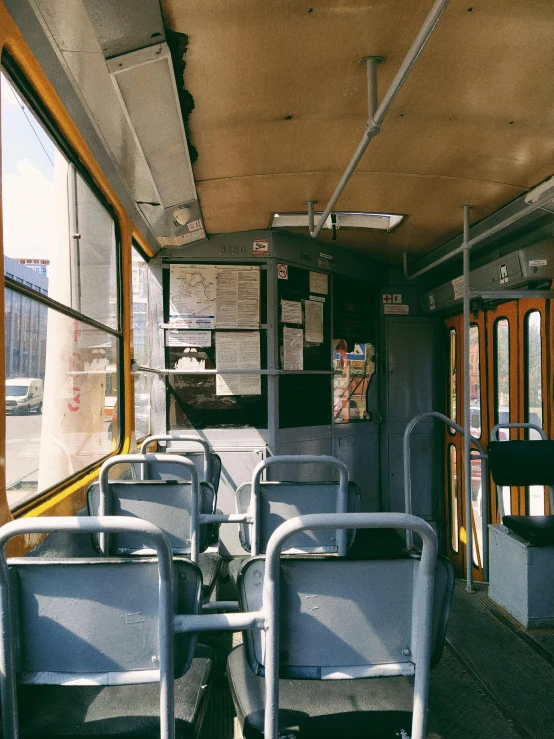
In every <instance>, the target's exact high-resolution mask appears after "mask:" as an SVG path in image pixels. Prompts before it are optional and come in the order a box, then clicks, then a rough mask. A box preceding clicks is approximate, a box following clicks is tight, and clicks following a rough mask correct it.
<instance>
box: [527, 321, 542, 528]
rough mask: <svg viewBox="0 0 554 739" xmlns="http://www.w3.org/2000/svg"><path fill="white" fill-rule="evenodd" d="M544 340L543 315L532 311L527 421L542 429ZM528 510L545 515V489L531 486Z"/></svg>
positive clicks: (533, 435) (537, 436)
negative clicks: (542, 331)
mask: <svg viewBox="0 0 554 739" xmlns="http://www.w3.org/2000/svg"><path fill="white" fill-rule="evenodd" d="M542 420H543V414H542V338H541V314H540V312H539V311H538V310H533V311H530V312H529V313H528V314H527V315H526V316H525V421H526V422H527V423H534V424H535V425H536V426H540V427H541V428H542ZM527 438H528V439H540V438H541V436H540V434H539V433H538V431H535V430H534V429H533V430H529V431H528V432H527ZM527 495H528V500H527V510H528V512H529V514H530V515H532V516H542V515H544V487H543V486H542V485H531V486H530V487H529V488H528V490H527Z"/></svg>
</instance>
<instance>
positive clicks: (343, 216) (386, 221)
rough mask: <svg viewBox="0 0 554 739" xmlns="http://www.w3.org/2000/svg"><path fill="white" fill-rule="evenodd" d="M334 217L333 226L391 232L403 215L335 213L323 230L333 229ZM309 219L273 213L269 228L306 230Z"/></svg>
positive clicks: (317, 218) (289, 214)
mask: <svg viewBox="0 0 554 739" xmlns="http://www.w3.org/2000/svg"><path fill="white" fill-rule="evenodd" d="M321 216H322V212H321V211H320V212H318V213H314V220H315V222H316V223H317V222H318V220H319V219H320V218H321ZM332 216H335V226H336V228H337V229H339V228H347V229H363V230H364V231H386V232H389V231H392V230H393V229H395V228H396V227H397V226H399V225H400V224H401V223H402V221H403V220H404V218H405V216H403V215H394V214H393V213H358V212H354V211H337V212H336V213H332V214H331V215H329V216H328V217H327V218H326V220H325V223H324V224H323V228H326V229H332V228H333V218H332ZM308 227H309V218H308V214H307V213H274V214H273V218H272V220H271V228H308Z"/></svg>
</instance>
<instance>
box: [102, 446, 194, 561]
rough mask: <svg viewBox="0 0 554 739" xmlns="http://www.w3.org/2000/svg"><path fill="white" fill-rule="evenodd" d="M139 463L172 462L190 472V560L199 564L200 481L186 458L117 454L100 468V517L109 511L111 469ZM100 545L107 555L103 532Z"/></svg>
mask: <svg viewBox="0 0 554 739" xmlns="http://www.w3.org/2000/svg"><path fill="white" fill-rule="evenodd" d="M137 462H138V463H139V464H148V463H149V462H171V463H174V464H180V465H181V466H182V467H186V469H187V470H188V471H189V472H190V477H191V501H190V509H191V510H190V558H191V560H192V561H193V562H198V558H199V556H200V541H199V536H198V526H199V523H200V519H199V516H200V511H199V500H200V481H199V477H198V470H197V469H196V467H195V465H194V462H191V461H190V460H189V459H186V458H185V457H179V456H178V455H176V454H116V455H115V456H114V457H110V458H109V459H107V460H106V461H105V462H104V464H103V465H102V467H101V468H100V476H99V478H98V482H99V483H100V504H99V513H100V516H105V515H106V513H107V511H108V503H109V496H110V486H109V485H108V471H109V470H110V468H111V467H114V466H115V465H116V464H133V463H137ZM98 544H99V546H100V551H102V552H103V553H104V554H106V553H107V552H108V535H107V534H106V533H105V532H101V533H100V534H99V535H98Z"/></svg>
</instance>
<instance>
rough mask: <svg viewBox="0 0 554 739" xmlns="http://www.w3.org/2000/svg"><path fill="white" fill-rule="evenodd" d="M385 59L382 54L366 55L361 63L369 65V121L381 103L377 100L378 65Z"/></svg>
mask: <svg viewBox="0 0 554 739" xmlns="http://www.w3.org/2000/svg"><path fill="white" fill-rule="evenodd" d="M383 61H384V57H382V56H365V57H364V58H363V59H361V64H365V65H366V66H367V115H368V118H367V119H368V122H369V123H371V121H372V120H373V116H374V115H375V113H376V112H377V106H378V105H379V101H378V100H377V65H378V64H381V62H383Z"/></svg>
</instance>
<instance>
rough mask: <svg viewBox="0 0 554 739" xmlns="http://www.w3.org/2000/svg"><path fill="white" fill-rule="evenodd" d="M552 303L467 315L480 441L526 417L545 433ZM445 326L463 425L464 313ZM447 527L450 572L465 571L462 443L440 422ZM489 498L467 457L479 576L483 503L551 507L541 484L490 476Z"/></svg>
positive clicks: (518, 510) (451, 403) (455, 414)
mask: <svg viewBox="0 0 554 739" xmlns="http://www.w3.org/2000/svg"><path fill="white" fill-rule="evenodd" d="M550 320H551V319H550V310H549V306H547V303H546V301H545V300H519V301H511V302H509V303H504V304H503V305H500V306H496V307H495V308H493V309H488V310H486V311H479V312H478V313H477V314H472V316H471V327H470V342H469V343H470V347H469V349H470V407H471V414H470V419H471V420H470V432H471V434H472V436H474V437H477V438H478V439H479V441H480V442H481V444H482V445H483V446H484V447H485V450H486V447H487V445H488V442H489V440H490V434H491V429H492V427H493V426H494V425H495V424H497V423H505V422H508V421H509V422H511V423H516V422H523V421H525V422H531V423H536V424H538V425H540V426H542V427H543V428H544V429H545V431H546V433H547V435H548V436H549V438H551V434H550V433H549V430H550V426H551V419H550V418H548V417H547V416H546V406H547V404H546V402H545V398H546V397H547V396H546V393H547V392H550V394H551V391H549V390H548V388H549V387H550V382H549V375H548V372H549V366H548V363H547V357H548V356H549V355H548V352H549V346H550V333H551V331H550ZM445 325H446V332H447V357H446V358H447V361H446V373H447V377H446V383H445V385H446V410H445V413H446V415H447V416H449V417H450V418H451V419H452V420H453V421H455V422H456V423H458V424H459V425H460V426H463V425H464V374H463V317H462V316H455V317H453V318H449V319H447V320H446V322H445ZM508 438H512V439H518V438H519V439H524V438H528V439H533V438H538V434H537V433H536V432H534V431H524V430H518V429H513V430H512V431H511V432H510V431H509V430H507V429H506V430H502V429H501V430H500V439H508ZM444 439H445V459H444V470H445V492H446V496H445V523H446V525H445V531H446V549H447V552H448V556H449V558H450V559H451V561H452V562H453V564H454V566H455V569H456V574H457V575H458V576H460V577H463V576H464V575H465V567H466V546H465V543H466V540H467V539H466V536H467V534H466V527H465V492H464V491H465V484H464V463H463V454H464V448H463V447H464V443H463V437H462V436H461V435H460V434H456V433H452V432H451V431H450V430H449V429H446V428H445V431H444ZM489 487H490V493H489V496H488V500H486V501H483V491H482V485H481V462H480V460H477V459H473V460H472V463H471V507H472V514H473V515H472V536H473V568H474V569H473V574H474V579H475V580H481V579H482V578H483V572H482V551H483V536H486V531H483V526H482V510H483V506H486V509H487V515H488V520H489V522H492V523H498V522H500V519H501V506H500V505H499V500H501V501H502V505H503V508H504V513H505V514H507V513H510V512H511V513H513V514H523V513H532V514H541V513H544V512H548V511H549V507H548V495H547V492H548V491H547V489H545V488H543V487H542V486H530V487H527V488H525V487H515V486H514V487H511V488H509V487H506V488H500V489H499V490H498V491H497V489H496V486H495V484H494V482H493V481H492V480H490V486H489Z"/></svg>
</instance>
